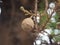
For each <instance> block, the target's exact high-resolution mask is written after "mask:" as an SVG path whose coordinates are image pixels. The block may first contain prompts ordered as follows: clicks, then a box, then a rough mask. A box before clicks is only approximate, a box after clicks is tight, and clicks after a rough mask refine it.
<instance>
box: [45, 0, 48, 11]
mask: <svg viewBox="0 0 60 45" xmlns="http://www.w3.org/2000/svg"><path fill="white" fill-rule="evenodd" d="M47 9H48V0H45V12H46V11H47Z"/></svg>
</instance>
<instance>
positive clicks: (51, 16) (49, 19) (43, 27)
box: [40, 11, 54, 31]
mask: <svg viewBox="0 0 60 45" xmlns="http://www.w3.org/2000/svg"><path fill="white" fill-rule="evenodd" d="M53 13H54V11H53V12H52V13H51V15H50V17H48V19H47V20H46V22H45V24H44V25H43V27H42V29H41V30H40V31H44V29H45V26H46V25H47V23H48V22H49V20H50V19H51V17H52V14H53Z"/></svg>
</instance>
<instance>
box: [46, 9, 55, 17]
mask: <svg viewBox="0 0 60 45" xmlns="http://www.w3.org/2000/svg"><path fill="white" fill-rule="evenodd" d="M52 12H53V9H50V8H49V9H48V10H47V13H48V15H51V14H52ZM55 15H56V12H55V11H54V12H53V14H52V16H55Z"/></svg>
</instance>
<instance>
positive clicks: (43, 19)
mask: <svg viewBox="0 0 60 45" xmlns="http://www.w3.org/2000/svg"><path fill="white" fill-rule="evenodd" d="M48 1H49V3H50V2H52V0H48ZM59 1H60V0H59ZM39 6H40V9H39V12H40V13H41V14H43V15H42V16H41V19H40V25H44V23H45V22H46V20H47V19H48V18H47V14H44V9H45V2H44V1H43V0H42V1H41V2H40V4H39ZM54 18H55V20H56V22H51V21H50V20H49V22H48V24H47V25H46V28H51V29H52V31H51V35H55V33H54V30H55V29H56V26H57V22H60V14H59V13H58V12H56V15H55V16H54ZM53 39H54V40H55V41H60V36H54V38H53Z"/></svg>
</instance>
